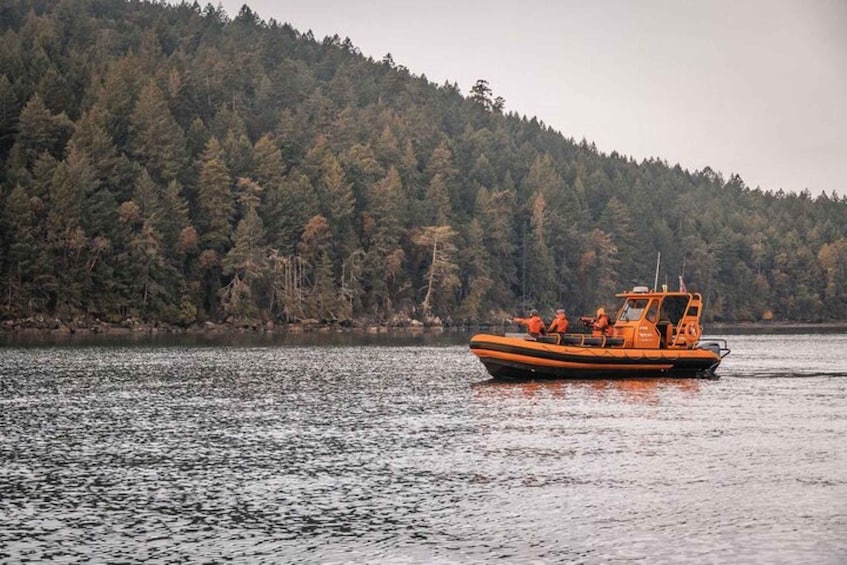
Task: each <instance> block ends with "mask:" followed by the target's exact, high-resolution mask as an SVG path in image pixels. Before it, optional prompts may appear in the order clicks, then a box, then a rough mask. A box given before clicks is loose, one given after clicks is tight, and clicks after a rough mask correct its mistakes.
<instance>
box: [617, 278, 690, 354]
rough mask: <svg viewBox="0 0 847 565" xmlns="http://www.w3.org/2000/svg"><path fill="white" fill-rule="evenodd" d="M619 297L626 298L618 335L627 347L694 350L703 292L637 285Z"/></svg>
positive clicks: (619, 319)
mask: <svg viewBox="0 0 847 565" xmlns="http://www.w3.org/2000/svg"><path fill="white" fill-rule="evenodd" d="M616 296H618V297H620V298H624V299H625V300H624V303H623V306H622V307H621V309H620V310H619V311H618V314H617V317H616V319H615V323H614V328H615V329H614V335H615V337H618V338H622V339H623V344H622V345H623V347H625V348H637V349H691V348H693V347H694V346H695V344H696V343H697V340H699V339H700V335H701V329H700V313H701V311H702V307H703V298H702V297H701V296H700V294H699V293H696V292H694V293H692V292H670V291H651V290H649V289H648V288H647V287H635V288H634V289H632V291H631V292H623V293H620V294H617V295H616Z"/></svg>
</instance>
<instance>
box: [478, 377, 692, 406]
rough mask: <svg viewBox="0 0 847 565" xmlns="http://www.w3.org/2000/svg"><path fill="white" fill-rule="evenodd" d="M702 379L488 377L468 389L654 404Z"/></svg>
mask: <svg viewBox="0 0 847 565" xmlns="http://www.w3.org/2000/svg"><path fill="white" fill-rule="evenodd" d="M701 386H702V379H668V378H663V377H656V378H640V379H605V380H596V379H586V380H538V381H536V380H525V381H520V380H514V381H502V380H498V379H489V380H487V381H482V382H478V383H474V384H473V385H471V388H472V390H473V393H474V397H477V398H485V397H491V398H515V397H518V396H520V397H524V398H535V397H542V398H543V397H552V398H567V397H569V396H574V395H580V396H584V395H585V394H586V393H589V394H590V395H591V396H596V397H603V396H607V395H608V396H612V395H614V396H615V397H617V398H618V399H620V398H621V397H622V398H624V399H626V400H629V401H632V402H647V403H656V402H658V401H659V396H660V393H662V392H665V391H673V392H683V393H697V392H699V390H700V387H701Z"/></svg>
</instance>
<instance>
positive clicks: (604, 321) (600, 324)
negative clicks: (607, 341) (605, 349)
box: [591, 307, 613, 336]
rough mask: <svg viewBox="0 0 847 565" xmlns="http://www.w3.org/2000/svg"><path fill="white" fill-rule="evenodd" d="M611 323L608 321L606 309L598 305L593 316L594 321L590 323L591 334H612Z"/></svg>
mask: <svg viewBox="0 0 847 565" xmlns="http://www.w3.org/2000/svg"><path fill="white" fill-rule="evenodd" d="M612 331H613V329H612V324H611V322H610V321H609V316H608V315H607V314H606V309H605V308H603V307H600V308H598V309H597V315H596V316H595V317H594V323H593V324H592V325H591V335H595V336H597V335H612Z"/></svg>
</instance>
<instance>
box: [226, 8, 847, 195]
mask: <svg viewBox="0 0 847 565" xmlns="http://www.w3.org/2000/svg"><path fill="white" fill-rule="evenodd" d="M244 3H245V2H244V0H226V1H224V2H221V5H222V6H223V7H224V9H225V10H226V12H227V13H228V14H229V15H230V16H231V17H233V16H235V15H236V14H237V13H238V11H239V9H240V7H241V5H242V4H244ZM246 3H247V4H248V5H249V6H250V7H251V8H252V9H253V11H255V12H257V13H258V15H259V16H260V17H261V18H262V19H264V20H268V19H270V18H274V19H276V20H277V21H279V22H288V23H290V24H291V25H292V26H293V27H294V28H296V29H298V30H299V31H301V32H305V31H307V30H309V29H311V30H312V32H313V33H314V35H315V37H316V38H317V39H322V38H323V37H324V36H327V35H332V34H335V33H337V34H338V35H339V36H341V37H342V38H344V37H350V39H351V40H352V42H353V43H354V44H355V45H356V46H357V47H359V49H361V51H362V53H363V54H365V55H369V56H372V57H373V58H374V59H381V58H382V57H383V55H385V54H386V53H388V52H390V53H391V54H392V56H393V58H394V61H395V62H396V63H397V64H399V65H404V66H406V67H407V68H408V69H409V70H410V71H411V72H412V73H415V74H418V75H420V74H425V75H426V76H427V78H429V79H430V80H431V81H433V82H437V83H439V84H441V83H443V82H444V81H445V80H447V81H450V82H457V83H458V84H459V87H460V88H461V90H462V92H463V93H465V94H467V93H468V91H469V90H470V87H471V85H472V84H473V83H474V82H475V81H476V80H477V79H479V78H484V79H486V80H488V82H489V85H490V86H491V88H492V89H493V92H494V95H495V96H502V97H503V98H505V99H506V110H507V111H510V110H511V111H516V112H518V113H520V114H522V115H527V116H528V117H531V116H537V117H538V118H539V119H540V120H543V121H544V122H545V123H546V124H548V125H550V126H552V127H553V128H554V129H557V130H559V131H561V132H562V134H564V135H565V136H567V137H573V138H575V139H576V140H580V139H581V138H583V137H585V138H586V139H587V140H589V141H594V142H595V143H596V144H597V146H598V148H599V149H600V150H601V151H603V152H606V153H609V152H611V151H618V152H619V153H621V154H624V155H631V156H633V157H635V158H636V159H638V160H641V159H642V158H645V157H659V158H662V159H665V160H667V161H668V163H670V164H671V165H673V164H675V163H679V164H680V165H681V166H683V167H684V168H687V169H690V170H696V169H702V168H704V167H706V166H710V167H712V168H713V169H714V170H716V171H719V172H721V173H722V174H723V175H724V176H725V177H726V178H728V177H729V175H730V174H732V173H738V174H740V175H741V177H742V178H743V179H744V181H745V182H746V183H747V185H748V186H750V187H756V186H760V187H761V188H763V189H767V190H777V189H779V188H783V189H785V190H792V191H799V190H802V189H804V188H808V189H809V190H811V191H812V193H814V194H817V193H819V192H821V191H823V190H826V191H827V192H829V191H832V190H836V191H837V192H838V193H839V194H840V195H845V194H847V0H715V1H706V0H699V1H698V0H666V1H662V0H639V1H637V2H636V1H627V0H599V1H595V2H585V1H574V0H565V1H559V2H546V1H536V0H524V1H522V2H505V1H498V0H488V1H485V2H483V1H477V0H474V1H462V0H452V1H447V0H428V1H420V0H416V1H392V0H364V1H358V2H357V1H351V0H343V1H342V0H286V1H284V2H276V1H273V0H248V1H247V2H246Z"/></svg>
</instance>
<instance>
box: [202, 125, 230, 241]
mask: <svg viewBox="0 0 847 565" xmlns="http://www.w3.org/2000/svg"><path fill="white" fill-rule="evenodd" d="M197 202H198V207H199V211H200V215H199V216H198V218H197V224H198V227H199V231H200V238H201V241H202V245H203V247H204V248H205V249H214V250H216V251H218V252H225V251H226V249H227V248H228V247H229V241H230V234H231V231H232V226H231V223H230V222H231V221H232V216H233V206H234V198H233V192H232V178H231V177H230V175H229V170H228V169H227V168H226V165H225V164H224V160H223V151H222V150H221V146H220V144H219V143H218V140H217V138H215V137H212V138H211V139H210V140H209V143H207V144H206V150H205V151H204V152H203V158H202V161H201V164H200V176H199V186H198V189H197Z"/></svg>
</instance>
